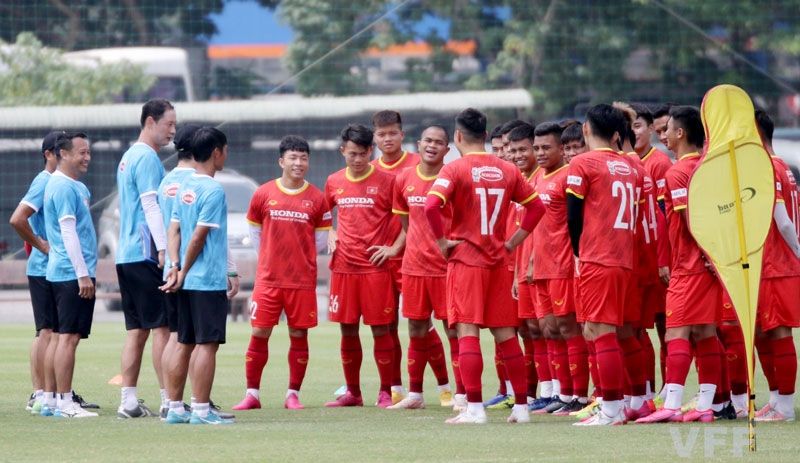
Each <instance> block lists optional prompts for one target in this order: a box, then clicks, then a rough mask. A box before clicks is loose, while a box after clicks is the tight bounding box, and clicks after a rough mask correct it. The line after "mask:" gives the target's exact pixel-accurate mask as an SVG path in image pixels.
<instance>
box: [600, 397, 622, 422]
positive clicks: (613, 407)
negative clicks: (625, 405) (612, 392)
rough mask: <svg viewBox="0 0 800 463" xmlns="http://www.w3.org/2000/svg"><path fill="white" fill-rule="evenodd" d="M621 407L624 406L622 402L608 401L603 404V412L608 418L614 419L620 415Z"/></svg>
mask: <svg viewBox="0 0 800 463" xmlns="http://www.w3.org/2000/svg"><path fill="white" fill-rule="evenodd" d="M621 406H622V401H621V400H607V401H605V402H603V408H602V411H603V413H604V414H605V415H606V416H608V417H610V418H613V417H615V416H617V415H619V409H620V407H621Z"/></svg>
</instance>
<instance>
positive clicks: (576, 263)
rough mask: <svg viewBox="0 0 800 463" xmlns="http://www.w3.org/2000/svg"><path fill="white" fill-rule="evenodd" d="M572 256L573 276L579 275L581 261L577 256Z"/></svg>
mask: <svg viewBox="0 0 800 463" xmlns="http://www.w3.org/2000/svg"><path fill="white" fill-rule="evenodd" d="M573 257H575V276H576V277H579V276H581V264H580V262H581V261H580V259H579V258H578V256H573Z"/></svg>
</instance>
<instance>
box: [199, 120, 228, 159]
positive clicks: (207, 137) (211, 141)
mask: <svg viewBox="0 0 800 463" xmlns="http://www.w3.org/2000/svg"><path fill="white" fill-rule="evenodd" d="M227 144H228V137H226V136H225V134H224V133H222V131H221V130H219V129H217V128H215V127H203V128H201V129H198V130H197V132H195V134H194V136H193V137H192V154H194V160H195V161H197V162H201V163H202V162H206V161H208V160H209V159H211V154H212V153H213V152H214V150H215V149H217V148H219V149H223V148H225V146H226V145H227Z"/></svg>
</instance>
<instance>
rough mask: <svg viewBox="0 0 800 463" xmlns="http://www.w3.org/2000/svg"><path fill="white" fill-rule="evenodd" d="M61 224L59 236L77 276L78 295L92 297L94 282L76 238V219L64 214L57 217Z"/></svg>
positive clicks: (85, 297)
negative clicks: (61, 216)
mask: <svg viewBox="0 0 800 463" xmlns="http://www.w3.org/2000/svg"><path fill="white" fill-rule="evenodd" d="M58 223H59V224H60V225H61V238H62V239H63V240H64V248H65V249H66V251H67V256H68V257H69V261H70V262H71V263H72V268H73V269H74V270H75V275H76V276H77V277H78V295H79V296H80V297H82V298H84V299H91V298H93V297H94V283H93V282H92V279H91V277H90V276H89V268H88V267H87V266H86V260H84V258H83V251H82V250H81V242H80V239H79V238H78V229H77V221H76V220H75V217H72V216H66V217H63V218H61V219H59V221H58Z"/></svg>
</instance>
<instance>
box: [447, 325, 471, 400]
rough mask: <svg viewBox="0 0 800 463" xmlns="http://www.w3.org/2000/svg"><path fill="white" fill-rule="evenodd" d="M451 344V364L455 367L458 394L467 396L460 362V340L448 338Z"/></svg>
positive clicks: (454, 373)
mask: <svg viewBox="0 0 800 463" xmlns="http://www.w3.org/2000/svg"><path fill="white" fill-rule="evenodd" d="M447 341H448V342H449V343H450V364H451V365H452V366H453V379H454V380H455V382H456V394H466V393H467V391H466V389H464V382H463V381H461V364H460V363H459V361H458V357H459V353H458V338H450V337H448V338H447Z"/></svg>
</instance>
